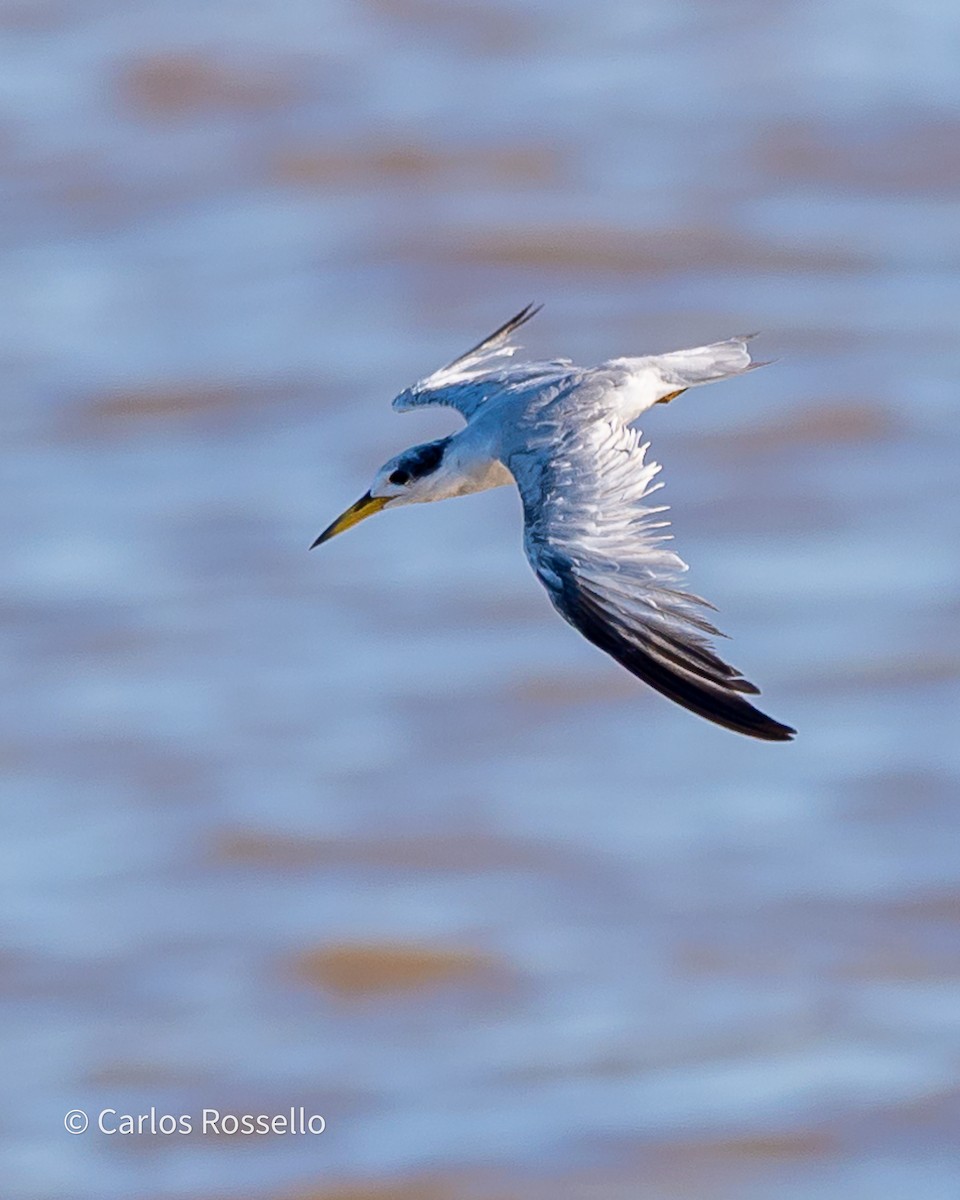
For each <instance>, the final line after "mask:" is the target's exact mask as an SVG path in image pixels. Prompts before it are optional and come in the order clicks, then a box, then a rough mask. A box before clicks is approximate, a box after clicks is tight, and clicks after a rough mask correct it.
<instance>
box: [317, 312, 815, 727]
mask: <svg viewBox="0 0 960 1200" xmlns="http://www.w3.org/2000/svg"><path fill="white" fill-rule="evenodd" d="M539 311H540V308H539V307H534V306H533V305H528V306H527V307H526V308H524V309H522V310H521V311H520V312H519V313H517V315H516V316H515V317H512V318H511V319H510V320H509V321H507V322H506V324H504V325H501V326H500V328H499V329H497V330H496V331H495V332H494V333H492V334H491V335H490V336H489V337H487V338H484V340H483V341H482V342H479V343H478V344H477V345H476V346H474V347H473V349H471V350H468V351H467V352H466V354H462V355H461V356H460V357H459V358H457V359H455V360H454V361H453V362H452V363H450V364H449V366H446V367H443V368H441V369H440V370H439V371H434V373H433V374H432V375H428V376H426V378H424V379H421V380H420V381H419V383H416V384H414V385H413V387H410V388H407V389H405V390H404V391H402V392H401V393H400V394H399V395H398V396H397V397H396V398H395V399H394V401H393V407H394V408H395V409H396V410H397V411H399V412H407V411H409V410H410V409H413V408H418V407H420V406H421V405H426V404H440V405H447V406H449V407H451V408H455V409H456V410H457V411H458V412H459V413H460V414H461V415H462V416H463V417H464V418H465V420H466V427H465V428H464V429H462V430H460V431H459V432H457V433H455V434H453V435H452V436H450V437H445V438H440V439H439V440H437V441H433V442H426V443H424V444H423V445H419V446H412V447H411V448H410V449H409V450H404V452H403V453H402V454H398V455H396V457H394V458H391V459H390V460H389V462H386V463H384V465H383V466H382V467H381V468H380V470H379V471H378V472H377V474H376V476H375V478H374V480H373V483H372V484H371V485H370V489H369V491H367V492H366V493H365V494H364V495H363V496H362V497H361V498H360V499H359V500H358V501H357V502H356V504H353V505H351V507H350V508H348V509H347V510H346V512H344V513H342V514H341V515H340V516H339V517H337V519H336V520H335V521H334V522H333V523H332V524H331V525H330V526H329V527H328V528H327V529H325V530H324V532H323V533H321V534H320V536H319V537H318V538H317V539H316V541H315V542H314V543H313V546H311V549H313V548H314V547H316V546H319V545H321V544H322V543H323V542H326V541H329V539H330V538H332V537H334V536H335V535H336V534H338V533H342V532H343V531H344V530H346V529H350V528H351V527H352V526H354V525H356V524H358V523H359V522H360V521H362V520H364V519H365V518H366V517H369V516H371V515H372V514H373V513H377V512H380V511H381V510H382V509H385V508H392V507H395V506H397V505H400V504H418V503H423V502H426V501H430V500H444V499H446V498H447V497H449V496H463V495H466V494H468V493H470V492H481V491H485V490H486V489H488V488H495V487H501V486H503V485H505V484H513V483H515V484H516V485H517V487H518V489H519V491H520V497H521V500H522V502H523V514H524V549H525V551H526V555H527V558H528V560H529V562H530V565H531V566H532V567H533V570H534V572H535V573H536V575H537V578H538V579H539V580H540V582H541V583H542V584H543V585H544V587H545V588H546V589H547V593H548V594H549V596H550V600H551V601H552V603H553V606H554V607H555V608H556V609H557V611H558V612H559V613H560V615H561V616H562V617H563V618H564V620H566V621H568V622H569V623H570V624H571V625H573V626H574V628H575V629H578V630H579V631H580V633H582V634H583V636H584V637H585V638H587V640H588V641H590V642H593V644H594V645H595V646H598V647H599V648H600V649H601V650H604V651H606V653H607V654H609V655H610V656H611V657H612V658H614V659H616V661H617V662H618V663H620V664H621V665H622V666H624V667H626V669H627V670H628V671H630V672H632V673H633V674H634V675H636V676H637V677H638V678H639V679H641V680H643V681H644V682H645V683H647V684H649V685H650V686H651V687H653V688H655V689H656V690H657V691H658V692H661V693H662V694H663V695H664V696H667V697H669V699H671V700H674V701H675V702H676V703H677V704H681V705H683V707H685V708H688V709H690V710H691V711H692V712H695V713H698V714H699V715H700V716H702V717H706V719H707V720H709V721H713V722H715V723H716V724H718V725H723V726H725V727H726V728H727V729H732V730H735V731H736V732H737V733H743V734H747V735H748V736H750V737H755V738H761V739H763V740H765V741H771V742H784V741H789V740H790V739H791V738H792V737H793V736H794V734H795V732H796V731H795V730H794V729H791V728H790V726H789V725H782V724H781V723H780V722H779V721H775V720H774V719H773V718H772V717H768V716H767V715H766V714H765V713H762V712H760V710H759V709H757V708H755V707H754V706H753V705H752V704H750V703H749V701H747V700H746V699H744V697H745V696H746V695H756V694H757V693H758V691H759V689H758V688H756V687H755V686H754V685H753V684H752V683H748V682H747V680H746V679H744V677H743V675H742V674H741V673H740V672H739V671H738V670H736V669H735V668H734V667H731V666H728V665H727V664H726V663H725V662H723V660H722V659H720V658H719V657H718V656H717V654H716V653H715V651H714V647H713V645H712V643H711V641H710V638H711V636H723V635H722V634H721V633H720V631H719V630H718V629H716V628H715V627H714V626H713V625H712V624H711V623H710V621H709V620H707V619H706V617H705V616H704V610H705V609H713V605H711V604H709V603H708V602H707V601H706V600H703V599H701V598H700V597H699V596H695V595H694V594H693V593H692V592H689V591H686V590H684V589H682V588H681V587H679V586H678V578H679V576H680V575H681V574H682V573H683V572H684V571H686V570H687V565H686V563H684V561H683V560H682V559H681V558H680V557H679V556H678V555H677V554H676V552H675V551H673V550H672V549H669V548H668V547H667V546H666V545H665V543H666V542H668V541H669V540H670V535H668V534H666V533H665V532H664V530H665V529H666V528H667V527H668V525H669V522H668V521H666V520H664V519H663V513H664V512H665V511H666V505H651V504H650V503H649V498H650V496H651V495H652V493H654V492H655V491H657V489H658V488H660V487H662V484H661V483H659V482H657V481H656V476H657V474H658V473H659V471H660V466H659V464H658V463H655V462H651V461H647V458H646V453H647V450H648V448H649V442H643V441H642V440H641V434H640V431H639V430H638V429H637V428H636V427H635V422H636V421H637V419H638V418H639V417H640V415H641V414H642V413H644V412H646V410H647V409H649V408H651V407H652V406H653V405H654V404H665V403H667V402H668V401H670V400H673V399H674V398H675V397H676V396H679V395H680V394H681V392H685V391H686V390H687V388H691V387H697V386H699V385H701V384H705V383H713V382H714V381H715V380H719V379H727V378H729V377H731V376H736V375H742V374H743V373H744V372H745V371H748V370H751V369H752V368H753V367H756V366H760V365H763V364H760V363H754V362H752V360H751V358H750V353H749V351H748V349H747V341H748V340H749V339H748V338H747V337H733V338H729V339H728V340H727V341H724V342H715V343H714V344H712V345H709V346H698V347H696V348H695V349H692V350H678V351H675V352H674V353H671V354H661V355H654V356H648V357H645V358H614V359H610V360H609V361H607V362H603V363H601V364H600V365H599V366H596V367H579V366H576V365H574V363H572V362H571V361H569V360H568V359H554V360H552V361H550V362H515V361H513V355H514V354H515V353H516V352H517V350H518V349H519V348H520V347H519V346H518V345H517V344H516V343H515V342H514V340H513V335H514V333H515V332H516V330H517V329H519V328H520V326H521V325H524V324H526V322H527V321H529V320H530V319H531V317H533V316H535V315H536V314H537V313H538V312H539Z"/></svg>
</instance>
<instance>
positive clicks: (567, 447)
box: [507, 420, 795, 741]
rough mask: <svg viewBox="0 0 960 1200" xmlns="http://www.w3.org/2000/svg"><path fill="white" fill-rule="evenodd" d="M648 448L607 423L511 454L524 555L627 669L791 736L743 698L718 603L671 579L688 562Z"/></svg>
mask: <svg viewBox="0 0 960 1200" xmlns="http://www.w3.org/2000/svg"><path fill="white" fill-rule="evenodd" d="M646 450H647V446H646V445H642V444H641V443H640V440H639V434H638V432H637V431H636V430H634V429H628V428H625V427H624V426H623V425H621V424H620V423H619V421H616V420H599V421H594V422H591V423H590V424H589V425H587V426H585V427H582V428H573V427H570V428H568V429H566V430H565V431H564V432H562V433H561V436H560V438H559V441H558V442H552V444H551V445H550V446H549V449H548V448H547V447H546V446H544V445H543V444H540V445H539V446H538V445H536V444H534V443H531V448H528V449H518V450H516V451H515V452H514V453H513V454H511V455H510V456H509V457H508V461H507V465H508V467H509V468H510V470H511V471H512V472H513V474H514V477H515V478H516V480H517V484H518V486H519V488H520V494H521V497H522V499H523V506H524V514H525V520H526V529H525V539H524V541H525V548H526V552H527V557H528V558H529V560H530V563H531V565H532V567H533V569H534V570H535V571H536V573H537V576H538V577H539V579H540V581H541V582H542V583H543V585H544V586H545V587H546V589H547V592H548V593H549V595H550V599H551V601H552V602H553V605H554V607H555V608H556V609H557V610H558V612H559V613H560V615H561V616H562V617H564V619H565V620H567V621H568V622H569V623H570V624H571V625H573V626H574V627H575V628H577V629H579V631H580V632H581V633H582V634H583V635H584V637H586V638H587V639H588V641H591V642H593V644H594V645H595V646H599V648H600V649H601V650H604V651H606V653H607V654H610V655H611V656H612V657H613V658H615V659H616V660H617V662H619V663H621V664H622V665H623V666H624V667H626V668H627V670H628V671H631V672H632V673H633V674H634V675H636V676H637V677H638V678H640V679H642V680H644V681H645V682H646V683H648V684H650V686H651V687H654V688H656V689H657V691H659V692H662V693H663V695H665V696H668V697H669V698H670V699H671V700H674V701H676V702H677V703H678V704H682V705H683V706H684V707H685V708H688V709H690V710H692V711H693V712H695V713H699V715H700V716H702V717H706V718H707V719H708V720H710V721H714V722H716V723H717V724H718V725H724V726H726V727H727V728H728V729H733V730H736V731H737V732H738V733H745V734H748V735H750V736H751V737H756V738H763V739H765V740H767V741H788V740H789V739H790V738H792V737H793V735H794V733H795V731H794V730H793V729H791V728H790V727H789V726H787V725H781V724H780V723H779V722H778V721H775V720H773V719H772V718H771V717H768V716H766V715H765V714H764V713H762V712H760V711H759V710H758V709H756V708H754V707H753V705H752V704H750V703H749V702H748V701H747V700H745V699H744V695H745V694H756V693H757V691H758V689H757V688H756V687H754V685H753V684H752V683H748V682H747V680H746V679H744V678H743V676H742V675H741V674H740V672H739V671H737V670H736V669H735V668H734V667H731V666H728V665H727V664H726V663H724V662H723V661H722V660H721V659H720V658H718V657H717V655H716V654H715V653H714V650H713V647H712V646H711V643H710V641H709V637H710V635H712V634H713V635H718V634H719V630H717V629H715V628H714V626H713V625H712V624H711V623H710V622H709V621H708V620H706V619H705V617H704V609H705V608H711V607H712V606H711V605H708V604H707V602H706V601H704V600H701V599H700V598H699V597H697V596H694V595H692V594H691V593H689V592H685V591H682V590H680V589H678V588H677V587H676V586H674V585H675V582H676V579H677V577H678V576H679V575H680V574H681V573H682V572H683V571H685V570H686V564H685V563H684V562H683V561H682V559H680V558H679V556H678V555H677V554H675V553H674V552H673V551H672V550H670V549H668V548H667V547H666V546H665V545H664V543H665V542H666V541H668V540H669V536H668V535H667V534H665V533H664V532H663V531H664V529H665V528H666V527H667V526H668V524H669V522H667V521H665V520H663V519H662V516H661V514H662V513H663V512H664V511H665V506H656V505H650V504H649V502H648V498H649V496H650V494H651V493H652V492H654V491H655V490H656V489H657V488H658V487H659V486H660V485H659V484H658V483H656V482H655V477H656V475H657V473H658V472H659V470H660V467H659V466H658V465H657V464H656V463H648V462H646V461H645V452H646ZM721 636H722V635H721Z"/></svg>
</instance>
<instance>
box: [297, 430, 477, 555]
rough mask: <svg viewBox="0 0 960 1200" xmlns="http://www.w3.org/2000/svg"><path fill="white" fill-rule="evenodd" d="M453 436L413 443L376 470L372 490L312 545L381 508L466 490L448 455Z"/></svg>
mask: <svg viewBox="0 0 960 1200" xmlns="http://www.w3.org/2000/svg"><path fill="white" fill-rule="evenodd" d="M451 440H452V439H451V438H441V439H440V440H439V441H436V442H425V443H424V444H423V445H422V446H411V447H410V449H409V450H404V452H403V453H402V454H397V455H395V456H394V457H393V458H391V459H390V460H389V461H388V462H385V463H384V464H383V466H382V467H381V468H380V470H379V471H378V472H377V473H376V475H375V476H374V479H373V483H371V485H370V490H369V491H368V492H367V493H366V494H365V495H363V496H361V497H360V499H359V500H358V501H357V502H356V504H351V505H350V507H349V508H348V509H347V511H346V512H344V513H341V514H340V516H339V517H337V519H336V520H335V521H334V522H333V524H332V525H329V526H328V527H327V528H326V529H325V530H324V531H323V533H321V534H320V536H319V537H318V538H317V540H316V541H315V542H314V543H313V546H311V547H310V549H311V550H312V549H313V548H314V547H315V546H319V545H321V544H322V543H323V542H327V541H329V540H330V538H332V537H336V535H337V534H338V533H343V531H344V530H345V529H350V528H351V527H352V526H354V525H357V524H358V523H359V522H360V521H362V520H364V518H365V517H372V516H373V514H374V513H377V512H380V510H381V509H384V508H387V507H388V506H393V505H397V504H420V503H423V502H424V501H427V500H443V499H445V498H446V497H448V496H456V495H458V494H459V493H460V491H462V490H463V489H462V484H461V481H460V480H459V479H458V476H457V469H456V464H455V463H453V462H452V461H451V460H452V458H453V457H454V456H453V455H451V456H447V455H446V450H447V447H448V446H449V444H450V442H451Z"/></svg>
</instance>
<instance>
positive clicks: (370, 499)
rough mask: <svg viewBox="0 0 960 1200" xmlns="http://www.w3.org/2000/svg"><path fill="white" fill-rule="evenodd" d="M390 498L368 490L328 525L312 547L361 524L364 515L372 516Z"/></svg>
mask: <svg viewBox="0 0 960 1200" xmlns="http://www.w3.org/2000/svg"><path fill="white" fill-rule="evenodd" d="M389 499H390V497H389V496H371V495H370V493H369V492H367V494H366V495H365V496H361V497H360V499H359V500H358V501H357V502H356V504H351V505H350V507H349V508H348V509H347V511H346V512H344V513H341V514H340V516H339V517H337V519H336V520H335V521H334V522H333V524H332V525H328V526H327V528H326V529H325V530H324V531H323V533H321V534H320V536H319V537H318V538H317V540H316V541H315V542H314V543H313V545H312V546H311V547H310V549H311V550H314V549H315V548H316V547H317V546H320V545H322V544H323V543H324V542H329V541H330V539H331V538H332V537H336V536H337V534H338V533H343V531H344V530H345V529H351V528H352V527H353V526H354V525H359V524H360V522H361V521H362V520H363V519H364V517H372V516H373V514H374V513H378V512H379V511H380V509H381V508H383V506H384V505H385V504H386V503H387V501H388V500H389Z"/></svg>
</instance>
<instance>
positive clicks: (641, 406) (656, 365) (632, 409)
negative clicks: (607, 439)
mask: <svg viewBox="0 0 960 1200" xmlns="http://www.w3.org/2000/svg"><path fill="white" fill-rule="evenodd" d="M754 336H756V335H755V334H747V335H745V336H743V337H733V338H728V339H727V340H726V341H725V342H714V343H713V344H712V345H710V346H695V347H694V348H693V349H691V350H675V351H673V353H671V354H652V355H649V356H648V357H646V358H612V359H610V360H609V361H608V362H605V363H601V364H600V366H599V367H597V368H596V374H597V376H598V377H599V378H603V379H604V380H605V382H606V384H607V387H608V388H609V389H610V394H609V399H610V402H611V403H613V404H615V406H616V409H617V412H618V414H619V416H620V419H621V420H622V421H623V422H624V424H629V423H630V422H631V421H635V420H636V419H637V418H638V417H639V416H640V414H641V413H643V412H645V411H646V410H647V409H648V408H650V407H652V406H653V405H654V404H660V403H663V402H664V401H665V400H672V399H673V397H674V396H677V395H679V394H680V392H685V391H686V390H687V388H690V387H699V386H700V385H701V384H704V383H714V382H715V381H716V380H718V379H728V378H730V376H732V375H742V374H743V373H744V372H745V371H751V370H753V369H754V368H755V367H762V366H765V365H766V364H765V363H758V362H753V361H752V360H751V358H750V351H749V350H748V349H747V342H749V341H750V339H751V338H752V337H754Z"/></svg>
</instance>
